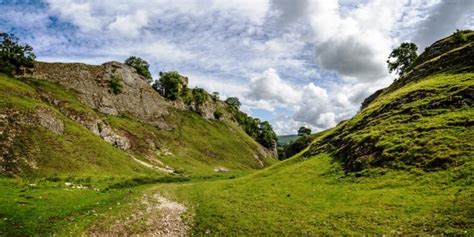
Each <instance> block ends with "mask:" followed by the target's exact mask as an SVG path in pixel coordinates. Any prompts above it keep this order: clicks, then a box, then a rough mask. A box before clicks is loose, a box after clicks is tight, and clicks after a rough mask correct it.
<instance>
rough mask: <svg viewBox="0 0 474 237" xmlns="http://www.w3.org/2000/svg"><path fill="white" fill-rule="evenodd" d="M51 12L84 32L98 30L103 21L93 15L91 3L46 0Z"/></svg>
mask: <svg viewBox="0 0 474 237" xmlns="http://www.w3.org/2000/svg"><path fill="white" fill-rule="evenodd" d="M48 3H49V6H50V9H51V11H52V12H54V13H57V14H58V15H59V16H60V17H61V18H63V19H65V20H68V21H70V22H71V23H73V24H74V25H76V26H78V27H79V28H80V29H81V30H82V31H84V32H90V31H98V30H100V29H101V28H102V27H103V23H102V21H101V20H100V19H98V18H97V16H94V12H93V7H92V5H91V3H88V2H79V1H74V0H48Z"/></svg>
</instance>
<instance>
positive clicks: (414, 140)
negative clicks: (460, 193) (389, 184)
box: [309, 73, 474, 171]
mask: <svg viewBox="0 0 474 237" xmlns="http://www.w3.org/2000/svg"><path fill="white" fill-rule="evenodd" d="M472 78H474V73H460V74H436V75H433V76H430V77H427V78H424V79H423V80H418V81H415V82H412V83H408V84H407V85H405V86H403V87H402V88H400V89H398V90H396V91H393V92H391V93H388V94H385V95H383V96H380V97H378V98H377V99H376V100H375V101H373V102H372V103H371V104H370V105H369V106H368V107H367V108H365V109H364V110H363V111H361V112H360V113H358V114H357V115H356V116H354V117H353V118H352V119H350V120H348V121H346V122H343V123H342V124H341V125H340V126H338V127H336V128H335V129H334V131H333V132H331V133H329V134H328V135H327V136H326V139H322V140H321V142H316V143H314V144H313V146H312V148H311V152H309V154H313V155H314V154H317V153H318V152H320V151H321V147H322V146H324V145H326V146H327V144H329V145H330V146H332V148H330V149H329V150H330V151H332V152H334V153H335V154H336V157H337V158H338V159H340V160H342V161H343V162H344V165H345V168H346V169H348V170H352V171H357V170H362V169H364V168H366V167H392V168H396V169H400V168H409V167H417V168H423V169H427V170H430V169H445V168H447V167H449V166H459V165H461V164H463V163H464V162H467V161H469V160H470V159H471V158H472V157H473V155H474V145H473V144H472V142H471V141H472V139H474V128H473V127H472V126H469V125H467V124H469V123H472V122H473V120H472V118H473V117H474V110H473V109H472V107H471V105H470V104H469V103H471V102H469V99H466V100H465V102H463V98H468V97H466V96H467V95H465V94H466V93H469V92H468V91H469V90H472V89H471V88H473V87H474V80H472ZM358 147H359V149H358V151H357V152H359V153H357V152H355V151H354V150H355V149H356V148H358ZM360 147H364V148H363V149H360ZM364 149H365V150H364ZM373 154H377V155H375V156H374V155H373Z"/></svg>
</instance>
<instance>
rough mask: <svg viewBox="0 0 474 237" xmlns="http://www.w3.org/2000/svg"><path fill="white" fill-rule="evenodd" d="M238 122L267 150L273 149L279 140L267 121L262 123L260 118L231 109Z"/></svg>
mask: <svg viewBox="0 0 474 237" xmlns="http://www.w3.org/2000/svg"><path fill="white" fill-rule="evenodd" d="M230 108H231V109H230V112H231V113H233V115H234V117H235V118H236V120H237V122H238V123H239V124H240V125H241V126H242V127H243V128H244V130H245V132H246V133H247V134H248V135H249V136H250V137H252V138H254V139H255V140H256V141H257V142H258V143H260V144H261V145H263V146H264V147H266V148H273V147H274V146H275V144H276V142H277V140H278V136H277V135H276V134H275V132H274V131H273V128H272V126H271V125H270V123H268V122H267V121H264V122H262V121H260V119H258V118H252V117H251V116H248V115H247V114H246V113H244V112H241V111H235V110H234V109H235V107H234V106H231V107H230Z"/></svg>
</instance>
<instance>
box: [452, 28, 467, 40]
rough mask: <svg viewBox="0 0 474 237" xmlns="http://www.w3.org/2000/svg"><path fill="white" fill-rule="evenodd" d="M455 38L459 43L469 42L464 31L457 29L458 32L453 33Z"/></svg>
mask: <svg viewBox="0 0 474 237" xmlns="http://www.w3.org/2000/svg"><path fill="white" fill-rule="evenodd" d="M453 36H454V38H455V39H456V41H459V42H466V41H467V36H466V34H464V32H463V31H462V30H459V29H456V32H454V33H453Z"/></svg>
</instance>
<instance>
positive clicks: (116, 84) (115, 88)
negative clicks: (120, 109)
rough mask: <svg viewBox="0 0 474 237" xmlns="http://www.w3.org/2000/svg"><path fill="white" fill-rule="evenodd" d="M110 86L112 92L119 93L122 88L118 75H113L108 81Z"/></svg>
mask: <svg viewBox="0 0 474 237" xmlns="http://www.w3.org/2000/svg"><path fill="white" fill-rule="evenodd" d="M109 85H110V88H111V89H112V92H113V93H114V94H120V93H122V90H123V85H122V80H121V79H120V78H119V77H118V76H115V75H113V76H112V78H111V79H110V82H109Z"/></svg>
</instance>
